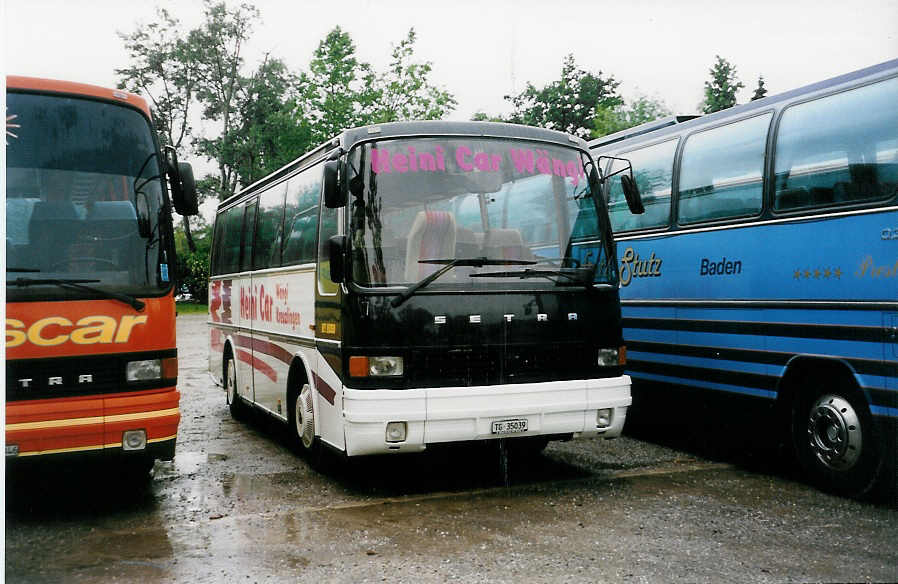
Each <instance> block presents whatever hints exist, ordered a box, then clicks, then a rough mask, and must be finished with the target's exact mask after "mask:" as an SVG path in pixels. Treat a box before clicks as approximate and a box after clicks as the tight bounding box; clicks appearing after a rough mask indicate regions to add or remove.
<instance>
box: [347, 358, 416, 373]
mask: <svg viewBox="0 0 898 584" xmlns="http://www.w3.org/2000/svg"><path fill="white" fill-rule="evenodd" d="M404 373H405V367H404V364H403V361H402V357H358V356H355V357H350V358H349V374H350V375H351V376H352V377H401V376H402V375H403V374H404Z"/></svg>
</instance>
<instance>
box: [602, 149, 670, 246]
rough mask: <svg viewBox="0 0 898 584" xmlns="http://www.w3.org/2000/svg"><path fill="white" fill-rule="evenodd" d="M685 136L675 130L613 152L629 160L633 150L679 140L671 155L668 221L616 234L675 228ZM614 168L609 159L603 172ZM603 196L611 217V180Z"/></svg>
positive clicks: (662, 230) (659, 231)
mask: <svg viewBox="0 0 898 584" xmlns="http://www.w3.org/2000/svg"><path fill="white" fill-rule="evenodd" d="M684 136H685V134H681V133H677V132H673V133H671V134H666V135H664V136H661V137H658V138H656V139H655V140H651V141H649V142H644V143H641V144H638V145H636V146H634V147H633V148H631V149H629V150H626V151H623V150H622V151H618V152H613V154H614V156H616V157H618V158H625V159H627V160H629V158H628V154H631V153H633V152H636V151H639V150H644V149H646V148H651V147H653V146H657V145H659V144H664V143H665V142H673V141H676V142H677V145H676V147H674V151H673V156H672V157H671V166H670V205H669V207H668V210H667V223H666V224H664V225H656V226H654V227H638V228H636V229H624V230H621V231H616V232H614V233H615V236H616V235H617V233H625V234H627V235H631V234H633V235H636V234H638V235H642V234H646V233H664V232H665V231H670V230H671V229H672V228H674V227H675V226H676V221H674V216H673V209H674V200H675V196H674V194H675V192H676V191H675V188H676V187H675V183H676V180H677V173H678V170H679V157H680V151H681V149H682V147H683V143H684V139H683V138H684ZM613 168H614V161H613V160H609V161H608V164H607V165H606V167H605V168H604V169H602V172H603V173H604V174H605V175H607V174H608V173H609V172H611V170H612V169H613ZM602 196H603V197H605V202H606V204H607V205H609V218H610V215H611V213H610V205H611V182H610V181H609V182H606V183H605V185H604V186H603V188H602ZM626 212H627V213H629V212H630V211H629V209H628V210H627V211H626Z"/></svg>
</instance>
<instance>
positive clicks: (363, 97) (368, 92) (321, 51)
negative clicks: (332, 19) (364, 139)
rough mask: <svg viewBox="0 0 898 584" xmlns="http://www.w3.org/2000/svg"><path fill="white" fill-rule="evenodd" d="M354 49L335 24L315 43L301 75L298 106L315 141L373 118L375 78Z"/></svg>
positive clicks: (375, 90)
mask: <svg viewBox="0 0 898 584" xmlns="http://www.w3.org/2000/svg"><path fill="white" fill-rule="evenodd" d="M355 53H356V48H355V43H353V42H352V38H350V36H349V33H346V32H343V30H342V29H340V27H339V26H338V27H335V28H334V29H333V30H332V31H330V32H329V33H328V34H327V36H326V37H325V38H324V40H322V41H321V42H320V43H319V44H318V48H317V49H316V50H315V53H314V55H313V56H312V60H311V62H310V63H309V72H308V73H304V74H303V75H302V80H301V85H302V103H301V108H302V110H303V111H305V113H306V115H307V116H308V118H309V120H310V122H311V127H312V138H313V142H314V143H316V144H317V143H321V142H324V141H326V140H329V139H330V138H332V137H333V136H334V135H336V134H337V133H338V132H340V131H341V130H343V129H344V128H351V127H354V126H363V125H365V124H368V123H371V122H373V121H374V106H375V104H376V103H377V98H378V91H377V88H376V87H375V85H376V79H377V78H376V75H375V73H374V71H373V69H372V68H371V65H370V64H368V63H365V62H362V61H359V60H358V59H357V58H356V54H355Z"/></svg>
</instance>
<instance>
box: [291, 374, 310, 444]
mask: <svg viewBox="0 0 898 584" xmlns="http://www.w3.org/2000/svg"><path fill="white" fill-rule="evenodd" d="M295 407H296V410H295V411H294V412H293V419H294V421H295V424H296V434H297V435H298V436H299V438H300V440H302V445H303V446H304V447H305V448H311V447H312V442H313V441H314V440H315V419H314V416H313V413H312V412H313V410H312V388H311V387H309V385H308V384H306V385H303V387H302V389H301V390H300V392H299V396H298V397H297V398H296V406H295Z"/></svg>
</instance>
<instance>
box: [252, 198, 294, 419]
mask: <svg viewBox="0 0 898 584" xmlns="http://www.w3.org/2000/svg"><path fill="white" fill-rule="evenodd" d="M286 192H287V185H286V183H281V184H280V185H276V186H274V187H271V188H269V189H267V190H265V191H263V192H262V193H261V195H260V196H259V203H258V208H257V209H256V236H255V238H254V240H253V266H252V269H253V277H252V291H253V298H254V301H255V303H256V305H257V309H256V310H255V311H254V313H253V327H252V339H253V347H252V349H253V390H254V392H255V400H256V403H257V404H258V405H260V406H262V407H264V408H265V409H266V410H268V411H270V412H273V413H274V414H277V415H278V416H280V417H282V418H284V419H286V418H287V409H288V407H289V404H287V402H286V387H287V375H288V373H289V369H290V362H291V361H292V355H291V353H290V351H289V350H288V349H287V344H286V343H285V342H284V340H283V335H280V336H278V335H277V334H272V333H277V332H279V331H280V332H286V331H285V328H286V327H284V325H283V320H282V318H279V317H278V315H279V314H282V312H283V308H284V305H285V303H286V299H285V294H284V292H283V290H286V289H287V286H288V282H287V278H286V277H285V276H283V275H278V274H276V273H272V272H270V271H266V270H268V269H269V268H274V267H277V266H279V265H280V263H281V247H282V246H281V240H282V236H281V232H282V230H283V216H284V195H285V194H286ZM249 212H250V211H249V208H248V209H247V213H249ZM279 288H280V289H281V292H280V293H279V292H278V289H279ZM279 327H280V329H279Z"/></svg>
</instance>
